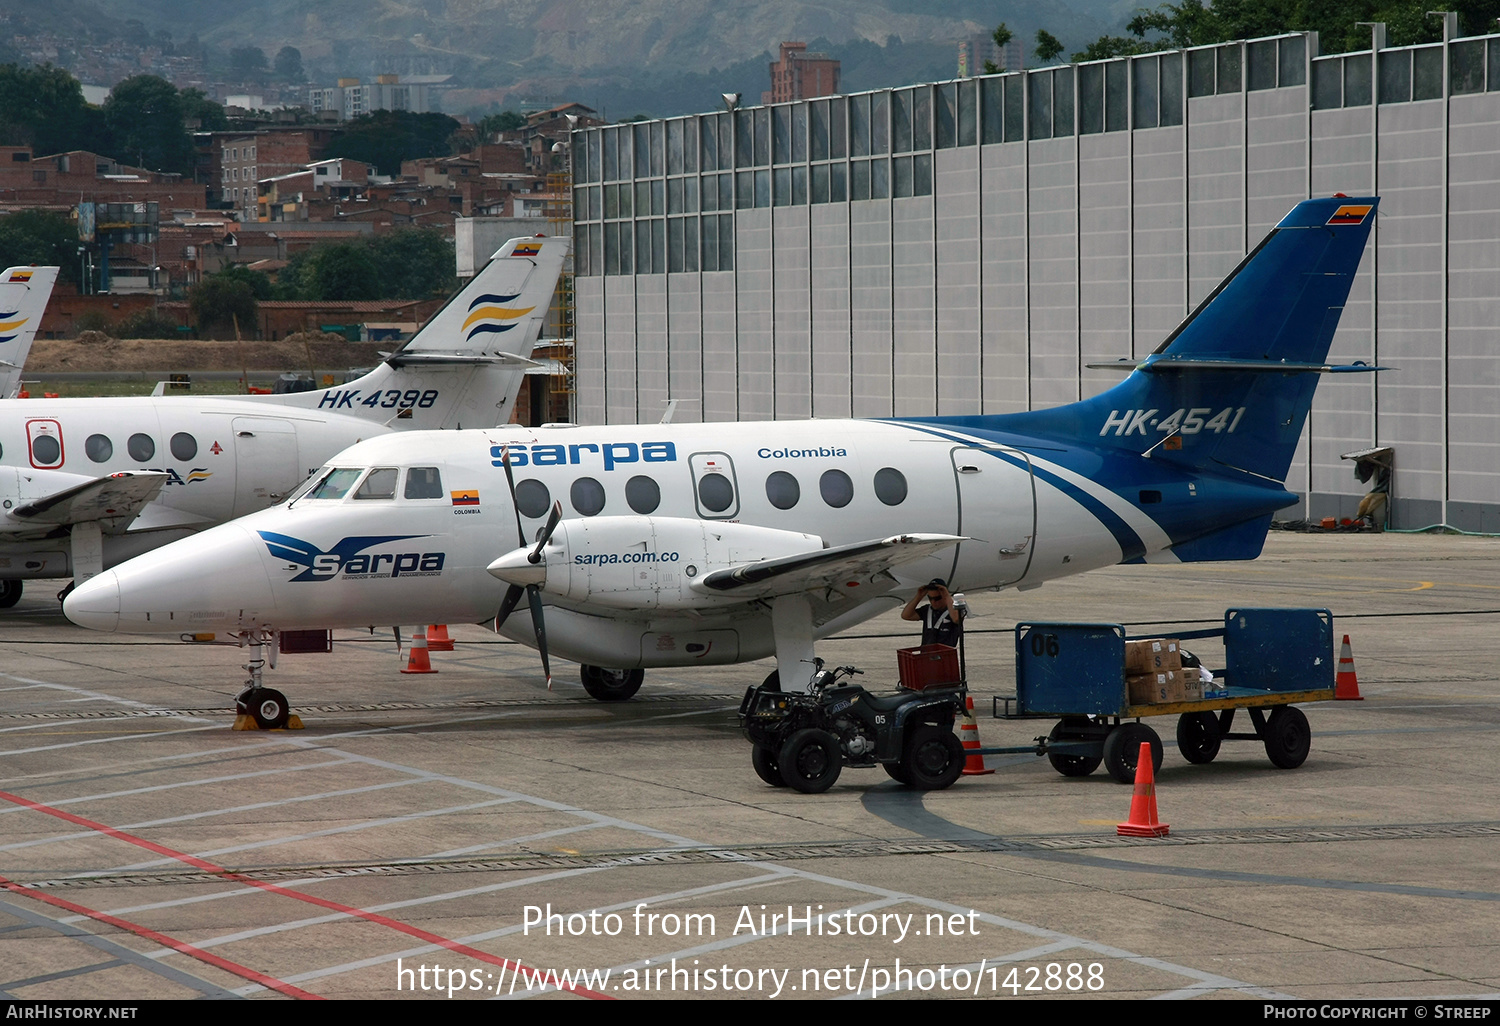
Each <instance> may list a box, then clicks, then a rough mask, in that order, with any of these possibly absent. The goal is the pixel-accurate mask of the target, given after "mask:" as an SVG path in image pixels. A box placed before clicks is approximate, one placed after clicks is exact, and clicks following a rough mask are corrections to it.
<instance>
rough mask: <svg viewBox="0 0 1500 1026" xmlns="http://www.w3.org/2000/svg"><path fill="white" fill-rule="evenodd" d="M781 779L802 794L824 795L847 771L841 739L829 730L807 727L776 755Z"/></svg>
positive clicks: (787, 742)
mask: <svg viewBox="0 0 1500 1026" xmlns="http://www.w3.org/2000/svg"><path fill="white" fill-rule="evenodd" d="M776 765H777V767H779V768H780V770H781V779H782V780H783V781H785V782H786V783H787V785H788V786H790V787H792V788H793V789H795V790H798V791H801V792H802V793H803V794H822V793H823V792H824V791H826V790H828V789H829V788H830V787H832V786H833V782H834V781H835V780H837V779H838V778H839V772H840V771H841V770H842V769H843V768H844V760H843V755H842V754H841V753H840V751H839V739H838V738H837V737H835V736H834V735H832V734H830V733H829V732H828V731H826V730H819V729H818V728H817V727H804V728H803V729H801V730H799V731H797V732H796V733H794V734H793V735H792V736H791V737H789V738H787V740H786V744H784V745H782V746H781V751H780V752H778V753H777V754H776Z"/></svg>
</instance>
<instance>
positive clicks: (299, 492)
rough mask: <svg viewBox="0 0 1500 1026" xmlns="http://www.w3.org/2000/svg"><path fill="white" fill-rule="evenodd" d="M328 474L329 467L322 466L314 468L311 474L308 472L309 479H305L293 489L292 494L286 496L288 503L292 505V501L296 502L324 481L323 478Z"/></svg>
mask: <svg viewBox="0 0 1500 1026" xmlns="http://www.w3.org/2000/svg"><path fill="white" fill-rule="evenodd" d="M327 476H328V468H327V467H320V468H319V469H317V470H314V471H313V472H312V473H311V474H308V475H307V480H305V481H303V482H302V483H301V484H299V485H298V486H297V487H296V488H294V489H292V494H290V495H288V496H287V497H286V501H287V505H291V504H292V503H294V502H296V501H297V500H298V499H300V498H302V496H304V495H306V494H307V493H308V492H310V491H312V490H313V488H314V487H316V486H317V485H318V484H320V483H321V482H322V480H323V478H325V477H327Z"/></svg>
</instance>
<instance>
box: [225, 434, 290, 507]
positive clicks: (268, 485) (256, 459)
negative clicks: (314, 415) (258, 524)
mask: <svg viewBox="0 0 1500 1026" xmlns="http://www.w3.org/2000/svg"><path fill="white" fill-rule="evenodd" d="M230 426H231V427H232V429H233V431H234V515H235V516H237V517H242V516H244V515H245V514H246V513H253V512H255V511H256V510H258V509H265V508H266V507H267V506H274V505H275V504H276V503H278V502H280V501H281V500H282V498H283V497H285V496H286V494H287V493H288V492H290V491H291V490H292V489H293V488H296V487H297V485H298V484H300V483H301V482H302V478H303V476H304V475H303V473H302V464H301V462H300V461H299V460H298V459H297V429H296V428H295V427H294V426H293V425H292V423H291V422H290V421H285V420H272V419H270V418H266V417H236V418H234V421H233V423H232V424H231V425H230Z"/></svg>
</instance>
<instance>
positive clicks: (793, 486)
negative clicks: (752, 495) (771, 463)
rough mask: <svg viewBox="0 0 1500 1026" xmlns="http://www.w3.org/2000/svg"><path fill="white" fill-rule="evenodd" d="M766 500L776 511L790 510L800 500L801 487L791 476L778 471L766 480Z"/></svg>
mask: <svg viewBox="0 0 1500 1026" xmlns="http://www.w3.org/2000/svg"><path fill="white" fill-rule="evenodd" d="M766 498H767V499H770V500H771V505H773V506H775V507H776V508H777V509H791V508H792V507H793V506H795V505H797V503H798V502H799V501H800V500H801V499H802V486H801V485H799V484H798V483H797V479H796V478H795V477H793V476H792V475H791V474H788V473H787V472H786V471H784V470H778V471H775V472H774V473H772V474H771V476H770V477H768V478H766Z"/></svg>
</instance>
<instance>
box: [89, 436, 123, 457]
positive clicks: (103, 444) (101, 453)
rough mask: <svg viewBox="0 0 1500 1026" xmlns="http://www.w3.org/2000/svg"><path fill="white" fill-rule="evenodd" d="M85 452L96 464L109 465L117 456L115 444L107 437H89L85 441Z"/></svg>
mask: <svg viewBox="0 0 1500 1026" xmlns="http://www.w3.org/2000/svg"><path fill="white" fill-rule="evenodd" d="M83 451H84V454H85V455H87V456H88V458H89V459H91V460H93V461H94V462H95V463H107V462H108V461H109V458H110V457H111V456H113V455H114V454H115V443H113V442H111V441H110V440H109V438H108V436H106V435H89V436H88V438H86V439H85V440H84V443H83Z"/></svg>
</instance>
